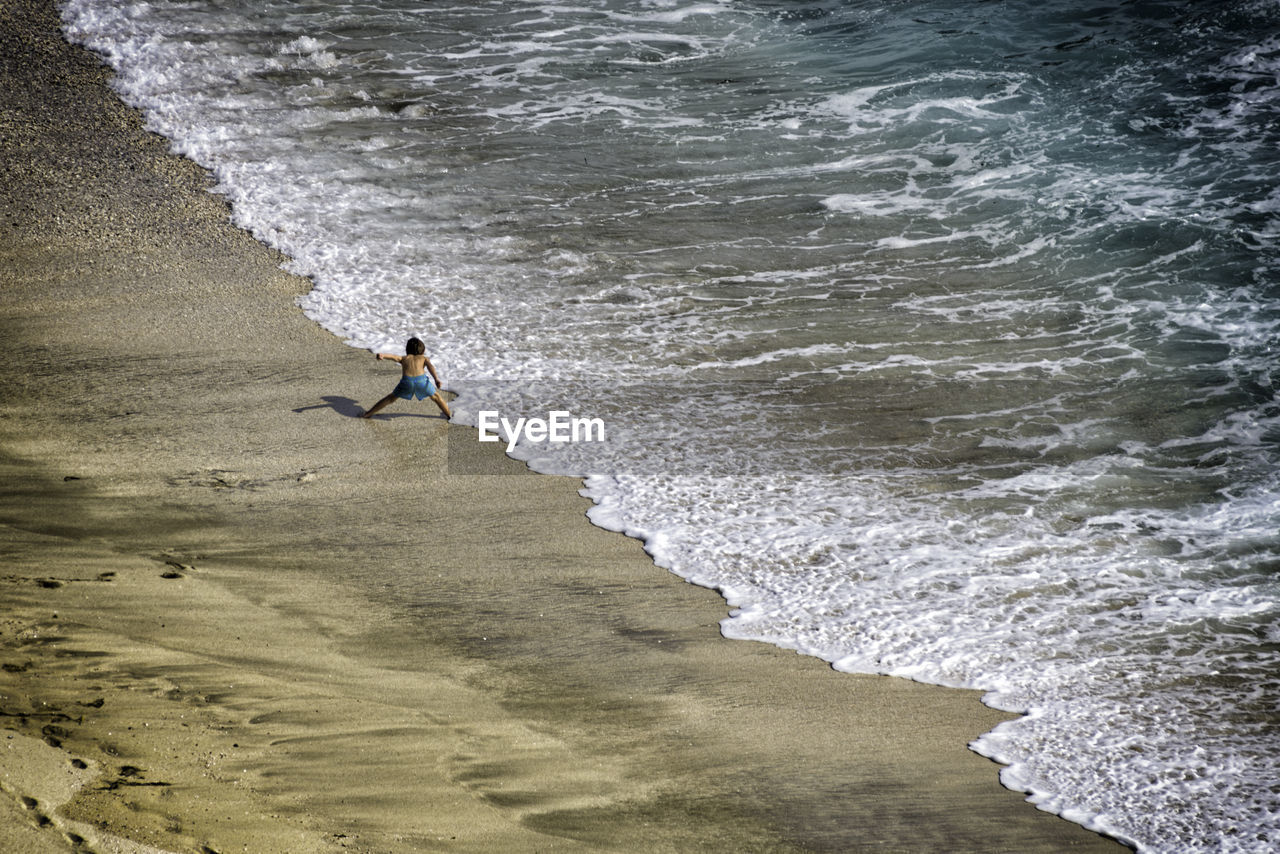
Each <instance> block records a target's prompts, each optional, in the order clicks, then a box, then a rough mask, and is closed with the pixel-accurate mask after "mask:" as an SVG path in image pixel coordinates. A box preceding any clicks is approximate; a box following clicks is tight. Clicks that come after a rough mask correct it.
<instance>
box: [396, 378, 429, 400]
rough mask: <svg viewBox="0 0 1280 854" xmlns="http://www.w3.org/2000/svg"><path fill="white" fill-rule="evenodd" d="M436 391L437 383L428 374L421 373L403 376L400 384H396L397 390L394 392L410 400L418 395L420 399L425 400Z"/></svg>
mask: <svg viewBox="0 0 1280 854" xmlns="http://www.w3.org/2000/svg"><path fill="white" fill-rule="evenodd" d="M435 393H436V384H435V383H433V382H432V381H431V377H430V376H429V375H428V374H420V375H418V376H416V377H401V378H400V384H399V385H397V386H396V390H395V391H393V392H392V394H394V395H395V396H396V397H400V398H404V399H405V400H409V399H410V398H412V397H414V396H415V395H417V398H418V400H424V399H426V398H428V397H431V395H433V394H435Z"/></svg>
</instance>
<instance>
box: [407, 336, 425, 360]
mask: <svg viewBox="0 0 1280 854" xmlns="http://www.w3.org/2000/svg"><path fill="white" fill-rule="evenodd" d="M404 351H405V352H406V353H408V354H409V355H410V356H421V355H422V354H423V353H425V352H427V345H426V344H423V343H422V342H421V341H419V340H418V339H417V338H410V339H409V343H408V344H405V345H404Z"/></svg>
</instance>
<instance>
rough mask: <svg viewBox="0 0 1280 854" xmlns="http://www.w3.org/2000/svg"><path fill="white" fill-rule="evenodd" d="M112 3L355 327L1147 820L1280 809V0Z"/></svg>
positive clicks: (786, 623) (985, 744)
mask: <svg viewBox="0 0 1280 854" xmlns="http://www.w3.org/2000/svg"><path fill="white" fill-rule="evenodd" d="M65 17H66V20H67V28H68V31H69V33H70V34H71V36H72V37H73V38H74V39H77V40H80V41H83V42H85V43H88V44H89V45H90V46H92V47H94V48H95V49H96V50H99V51H101V52H102V53H104V55H106V56H107V57H108V59H109V61H110V62H111V63H112V64H113V65H114V66H115V67H116V68H117V71H118V73H119V87H120V89H121V91H122V92H123V93H124V95H125V97H126V98H127V99H129V100H130V101H131V102H133V103H136V104H138V105H140V106H142V107H143V108H144V109H145V110H146V113H147V115H148V120H149V121H150V122H151V124H152V126H153V127H154V128H155V129H157V130H158V131H160V132H161V133H164V134H165V135H166V136H168V137H169V138H170V139H172V140H173V141H174V145H175V148H176V149H177V150H179V151H182V152H183V153H185V154H187V155H189V156H191V157H193V158H194V159H196V160H197V161H199V162H201V163H203V164H205V165H206V166H208V167H209V168H211V169H212V170H213V171H214V174H215V175H216V177H217V180H218V181H219V185H220V186H219V188H220V191H221V192H224V193H226V194H227V195H228V197H229V198H230V199H231V200H232V203H233V206H234V210H235V216H236V218H237V220H238V221H239V222H240V223H241V224H242V225H244V226H245V227H247V228H250V229H251V230H253V231H254V233H255V234H257V235H258V236H259V237H260V238H262V239H264V240H266V241H267V242H269V243H271V244H273V245H275V246H278V247H279V248H281V249H283V250H284V251H285V252H287V253H288V254H289V255H290V256H291V257H292V258H293V259H294V261H293V264H292V266H293V268H294V269H296V270H297V271H298V272H301V273H303V274H306V275H308V276H311V277H312V278H313V280H314V281H315V283H316V289H315V290H314V291H313V292H312V293H311V294H310V295H309V296H308V297H306V298H305V299H304V300H303V308H304V310H305V311H307V313H308V314H309V315H310V316H312V317H314V318H315V319H316V320H318V321H319V322H321V323H322V324H324V325H325V326H326V327H328V328H329V329H331V330H332V331H334V332H335V334H337V335H339V336H341V337H343V338H344V339H345V340H348V341H350V342H351V343H352V344H353V345H355V346H361V347H378V348H380V349H387V348H393V347H397V346H400V344H401V343H402V341H403V339H404V338H406V337H408V336H409V335H411V334H418V335H421V336H422V337H423V338H424V339H426V340H427V342H428V347H429V352H430V353H431V354H432V356H433V359H434V360H435V361H436V364H437V365H438V366H439V367H441V368H442V372H443V373H444V379H445V383H446V385H447V386H449V387H451V388H453V389H454V390H456V391H458V392H460V397H459V399H458V401H457V402H456V406H455V408H456V409H457V410H458V412H459V413H460V420H462V421H463V422H464V423H474V421H475V419H476V417H477V413H478V412H479V411H480V410H484V409H495V410H500V411H502V412H504V413H510V414H511V415H513V416H514V415H516V414H517V413H519V414H524V415H537V414H543V415H545V413H546V412H547V411H548V410H549V409H551V408H553V407H559V408H564V409H567V410H571V411H573V412H574V413H576V414H580V415H584V416H592V417H599V418H601V419H602V421H604V422H605V423H606V424H607V425H608V429H609V433H610V437H611V441H609V442H607V443H602V444H600V445H595V444H587V443H579V444H570V445H564V446H551V445H539V444H536V443H526V444H525V445H524V446H521V447H517V448H516V450H515V451H514V453H515V454H516V455H517V456H520V457H521V458H524V459H529V460H531V461H532V462H533V463H534V465H535V466H536V467H538V468H540V469H543V470H547V471H560V472H568V473H573V474H579V475H583V476H585V477H586V484H585V485H586V489H587V490H588V492H589V494H590V495H591V497H592V498H593V500H594V501H595V502H596V508H595V510H594V511H593V513H592V518H593V519H594V521H596V522H597V523H598V524H601V525H604V526H607V527H611V528H615V529H618V530H623V531H626V532H628V533H630V534H633V535H635V536H638V537H641V538H643V539H644V540H645V542H646V545H647V548H648V549H649V550H650V552H651V553H652V554H653V555H654V557H655V559H656V560H657V561H658V562H659V563H660V564H661V565H663V566H666V567H668V568H670V569H671V570H672V571H674V572H677V573H679V574H680V575H682V576H685V577H687V578H689V579H691V580H693V581H696V582H697V583H700V584H705V585H707V586H710V587H715V588H717V589H719V590H721V592H723V593H724V595H725V596H726V598H727V599H728V600H729V602H730V604H731V606H732V607H733V612H732V616H731V617H730V618H729V619H727V620H726V621H725V623H724V632H725V634H727V635H728V636H730V637H743V638H754V639H759V640H765V641H768V642H771V643H775V644H778V645H780V646H785V647H793V648H796V649H799V650H802V651H804V652H806V653H809V654H813V655H817V656H820V657H822V658H824V659H826V660H829V661H831V662H832V663H833V664H834V665H835V666H836V667H838V668H840V669H844V670H849V671H868V672H877V673H890V674H896V675H901V676H907V677H910V678H915V679H921V680H925V681H930V682H936V683H940V684H948V685H964V686H969V687H977V688H981V689H984V690H986V691H987V692H988V694H987V695H986V698H987V702H989V703H990V704H991V705H994V706H997V707H999V708H1004V709H1010V710H1016V711H1023V712H1028V713H1029V714H1028V715H1027V716H1026V717H1024V718H1022V719H1020V720H1018V721H1016V722H1013V723H1010V724H1007V725H1004V726H1002V727H1000V728H998V729H997V730H996V731H995V732H993V733H989V734H987V735H985V736H984V737H983V738H982V739H980V740H979V741H978V742H977V743H976V744H975V745H974V747H975V749H976V750H978V751H979V752H980V753H983V754H985V755H989V756H992V757H994V758H997V759H999V760H1000V761H1001V762H1003V763H1005V764H1006V767H1005V768H1004V770H1003V773H1002V779H1003V781H1004V782H1005V783H1006V785H1009V786H1011V787H1013V788H1016V789H1019V790H1023V791H1027V792H1029V793H1030V794H1031V795H1032V797H1033V799H1034V800H1035V801H1036V802H1037V803H1038V804H1040V805H1041V806H1042V807H1043V808H1046V809H1050V810H1052V811H1054V812H1057V813H1059V814H1062V815H1064V816H1066V817H1068V818H1070V819H1072V820H1074V821H1078V822H1080V823H1083V824H1086V825H1087V826H1090V827H1094V828H1096V829H1100V830H1103V831H1106V832H1108V833H1111V834H1114V835H1116V836H1118V837H1119V838H1121V839H1123V840H1126V841H1129V842H1131V843H1133V844H1134V845H1136V846H1138V847H1140V848H1141V849H1143V850H1147V851H1170V852H1173V851H1177V852H1183V851H1262V850H1266V842H1265V840H1266V839H1267V838H1268V836H1274V835H1275V834H1276V832H1277V828H1278V826H1280V816H1278V815H1277V813H1278V812H1280V794H1277V789H1276V785H1277V782H1276V781H1277V780H1278V779H1280V774H1277V770H1278V769H1277V764H1278V762H1277V755H1278V753H1277V749H1276V748H1277V741H1276V736H1277V700H1278V698H1280V685H1278V684H1277V673H1280V669H1278V668H1277V663H1278V660H1277V659H1278V656H1277V651H1278V645H1280V625H1278V623H1277V615H1278V612H1280V606H1278V605H1277V601H1278V597H1277V592H1278V590H1277V587H1278V585H1277V566H1280V562H1278V560H1277V559H1278V557H1280V524H1278V523H1280V477H1278V475H1277V473H1278V472H1280V468H1278V467H1277V457H1278V454H1277V449H1278V445H1277V442H1278V440H1280V405H1278V404H1277V402H1276V399H1275V390H1276V385H1275V383H1276V376H1275V374H1276V367H1275V347H1276V343H1277V331H1278V329H1280V287H1278V282H1280V279H1278V277H1277V237H1278V236H1280V227H1278V224H1277V215H1276V214H1277V210H1280V190H1277V182H1276V179H1275V176H1276V175H1277V174H1278V172H1277V168H1276V167H1277V162H1276V161H1277V158H1278V157H1280V155H1278V154H1277V152H1280V146H1278V145H1277V143H1280V138H1278V137H1280V122H1277V121H1276V115H1277V107H1278V104H1280V35H1277V34H1280V27H1278V26H1277V24H1280V6H1278V5H1277V4H1276V3H1273V2H1244V3H1172V2H1150V3H1123V4H1122V3H1114V4H1098V5H1096V6H1090V7H1088V8H1087V9H1081V7H1080V6H1079V4H1073V3H1067V2H1053V0H1050V2H1040V3H1034V4H1032V3H958V2H954V0H952V2H902V3H887V2H879V3H860V2H810V3H805V2H774V3H766V2H755V3H728V2H723V3H720V2H716V3H677V2H649V3H643V2H641V3H636V2H633V3H622V2H608V0H589V1H588V2H578V3H573V4H567V5H552V4H546V3H539V2H490V3H465V4H462V3H458V4H451V3H447V2H446V3H434V2H433V3H426V2H422V0H418V2H410V1H409V0H373V1H372V2H366V3H355V2H353V3H332V2H312V3H285V2H270V0H269V2H261V3H249V2H225V3H217V4H212V3H204V2H187V3H126V4H117V3H107V2H99V0H73V2H71V3H70V4H68V6H67V8H66V12H65Z"/></svg>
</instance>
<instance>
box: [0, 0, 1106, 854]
mask: <svg viewBox="0 0 1280 854" xmlns="http://www.w3.org/2000/svg"><path fill="white" fill-rule="evenodd" d="M0 19H2V20H0V48H2V55H3V59H4V65H3V84H2V88H0V138H2V140H3V141H2V142H0V150H2V152H3V159H2V163H3V170H4V177H3V181H2V182H0V287H2V288H3V294H4V297H3V301H2V302H0V359H3V363H2V364H3V367H2V368H0V554H2V555H3V569H2V570H0V597H2V599H0V615H2V617H0V665H2V668H3V669H0V720H2V722H3V730H2V731H0V789H2V790H3V795H0V850H4V851H23V852H46V851H59V852H63V851H96V852H109V851H120V852H146V851H154V850H160V851H174V852H207V851H216V852H230V851H252V852H291V854H292V852H311V851H316V852H321V851H324V852H328V851H379V852H409V851H415V852H416V851H437V850H439V851H459V852H526V851H527V852H534V851H551V850H557V851H635V852H657V851H673V852H682V851H692V850H709V851H736V852H751V851H770V852H786V851H841V852H856V851H872V850H874V851H903V852H930V851H938V852H942V851H946V852H966V851H969V852H996V851H1010V852H1058V851H1064V850H1079V851H1105V850H1112V851H1115V850H1123V849H1122V848H1121V846H1119V845H1117V844H1116V843H1114V842H1111V841H1109V840H1106V839H1103V838H1102V837H1099V836H1097V835H1095V834H1093V833H1091V832H1089V831H1087V830H1084V829H1082V828H1079V827H1077V826H1075V825H1072V824H1070V823H1068V822H1065V821H1062V820H1060V819H1058V818H1056V817H1054V816H1051V815H1048V814H1046V813H1042V812H1039V811H1037V810H1036V809H1035V808H1033V807H1032V806H1030V805H1028V804H1026V803H1025V802H1024V801H1023V797H1022V796H1021V795H1019V794H1017V793H1013V792H1009V791H1007V790H1005V789H1003V788H1001V787H1000V786H999V784H998V781H997V772H998V768H997V766H995V765H994V764H992V763H990V762H988V761H986V760H984V759H982V758H980V757H978V756H976V755H974V754H973V753H971V752H970V751H968V750H967V749H966V747H965V745H966V743H967V742H968V741H970V740H972V739H973V738H975V737H977V736H978V735H979V734H981V733H982V732H984V731H986V730H988V729H990V728H991V727H993V726H994V725H996V724H997V723H998V722H999V721H1001V720H1003V719H1004V717H1005V716H1003V715H1001V714H999V713H997V712H994V711H992V710H990V709H987V708H985V707H983V706H982V705H981V704H980V703H979V701H978V696H977V695H976V694H974V693H972V692H965V691H951V690H945V689H938V688H932V687H928V686H922V685H918V684H915V683H911V682H907V681H904V680H898V679H889V678H875V677H854V676H848V675H842V674H837V673H835V672H833V671H832V670H830V669H829V668H828V667H827V666H826V665H824V664H823V663H821V662H819V661H817V660H814V659H808V658H804V657H801V656H797V655H795V654H793V653H790V652H785V651H782V650H778V649H774V648H772V647H769V646H765V645H762V644H753V643H744V642H734V641H728V640H725V639H723V638H722V637H721V636H720V634H719V631H718V621H719V620H720V619H722V618H723V617H724V616H725V613H726V606H725V604H724V602H723V600H722V599H721V598H720V597H719V596H718V595H717V594H716V593H714V592H713V591H709V590H703V589H700V588H696V587H693V586H691V585H688V584H686V583H684V582H682V581H680V580H679V579H677V578H675V577H674V576H672V575H670V574H669V573H667V572H665V571H663V570H661V569H658V568H656V567H655V566H654V565H653V563H652V562H651V561H650V560H649V558H648V557H647V556H646V555H645V553H644V552H643V550H642V548H641V547H640V545H639V544H638V543H636V542H635V541H633V540H629V539H627V538H625V537H622V536H621V535H617V534H613V533H608V532H605V531H601V530H599V529H596V528H594V527H592V526H591V525H590V524H589V523H588V522H587V520H586V519H585V516H584V513H585V511H586V509H587V507H588V502H587V501H586V500H585V499H583V498H582V497H580V496H579V495H578V492H577V490H578V488H579V486H580V484H579V483H578V482H577V481H574V480H571V479H565V478H553V477H543V476H537V475H529V474H527V473H525V472H524V470H523V469H522V468H521V467H520V466H519V465H518V464H516V463H513V462H512V461H510V460H507V459H506V458H505V457H503V456H501V454H500V452H498V451H497V450H495V448H494V447H493V446H492V445H483V446H481V445H479V444H478V443H473V442H468V441H465V439H466V436H465V435H464V436H462V437H461V438H462V439H463V440H464V441H461V442H460V441H458V438H459V437H458V434H457V433H455V434H454V435H455V441H453V442H448V441H446V437H447V436H448V434H449V431H466V430H467V429H468V428H463V427H456V426H454V427H451V426H449V425H447V424H446V423H445V422H444V421H443V420H442V419H441V418H439V417H438V416H437V413H436V411H435V409H434V407H433V406H432V405H431V404H430V403H429V402H426V403H418V404H414V405H410V404H404V403H397V404H395V405H393V406H392V407H391V408H390V409H389V410H387V411H386V413H385V417H381V418H378V419H374V420H372V421H364V420H361V419H359V418H357V417H355V416H357V415H358V414H359V413H360V411H361V409H362V407H363V406H368V405H370V404H372V403H373V402H374V401H375V400H377V399H378V398H379V397H381V396H382V395H383V394H385V392H386V391H387V389H389V388H390V386H391V384H393V383H394V379H395V377H394V368H391V369H389V368H388V366H387V365H385V364H378V363H376V362H374V360H373V359H372V357H371V356H370V355H369V354H367V353H364V352H360V351H355V350H352V349H351V348H348V347H346V346H344V345H342V344H341V343H340V342H339V341H338V340H337V339H336V338H334V337H333V336H332V335H330V334H329V333H327V332H325V331H324V330H322V329H320V328H319V327H318V326H316V325H315V324H314V323H312V322H311V321H309V320H307V319H306V318H305V317H304V316H303V315H302V314H301V312H300V311H299V310H298V309H297V308H296V305H295V299H296V297H297V296H298V295H299V294H301V293H304V292H305V290H306V289H307V287H308V283H307V282H306V281H305V280H302V279H299V278H296V277H293V276H290V275H288V274H286V273H284V272H282V271H281V269H280V265H281V263H282V262H283V260H284V259H283V258H282V257H280V256H279V255H278V254H277V253H275V252H273V251H271V250H269V249H267V248H265V247H263V246H262V245H260V244H258V243H256V242H255V241H253V240H252V239H251V238H250V237H249V236H247V235H246V234H244V233H243V232H240V231H238V230H237V229H235V228H234V227H232V226H231V224H230V221H229V212H228V210H227V207H226V205H225V203H224V202H223V201H222V200H221V199H220V198H219V197H217V196H215V195H212V194H210V193H209V192H208V190H209V187H210V180H209V178H208V176H207V175H206V174H205V173H204V172H203V171H202V170H200V169H199V168H197V167H196V166H194V165H193V164H191V163H189V162H187V161H185V160H183V159H181V158H178V157H175V156H173V155H171V154H169V153H168V151H167V147H166V144H165V141H164V140H162V139H160V138H158V137H156V136H154V135H152V134H149V133H147V132H146V131H145V130H143V128H142V125H141V121H140V119H139V117H138V116H137V115H136V114H135V113H134V112H133V111H131V110H130V109H128V108H126V107H124V106H123V105H122V104H120V103H119V102H118V101H117V100H116V99H115V97H114V96H113V95H112V93H111V92H110V90H109V89H108V88H107V85H108V82H109V79H110V77H109V73H108V71H107V70H106V69H105V68H103V67H102V66H101V65H100V63H99V62H98V60H97V59H96V58H95V57H93V56H92V55H90V54H88V53H86V52H84V51H82V50H80V49H79V48H74V47H71V46H69V45H67V44H65V43H64V42H63V41H62V40H61V38H60V35H59V32H58V30H57V20H56V14H55V12H54V10H53V9H52V6H51V4H50V3H48V2H33V1H31V0H7V2H6V3H5V4H4V5H3V7H0ZM424 325H425V326H427V327H429V326H430V324H424ZM428 345H429V342H428ZM389 370H391V371H392V372H391V373H389ZM444 380H445V383H446V386H447V384H448V377H447V376H446V377H445V378H444ZM449 445H453V447H454V449H455V452H457V450H458V449H459V448H461V449H462V452H463V453H473V454H474V455H475V459H474V460H473V461H472V462H471V464H469V465H468V466H466V467H465V469H466V470H469V471H470V470H475V468H476V467H477V466H480V467H483V468H484V469H485V470H488V471H492V472H493V474H490V475H476V474H468V475H451V474H450V473H449V471H450V466H448V465H447V464H446V452H447V450H448V447H449ZM468 449H470V450H468ZM458 468H459V467H458V466H456V465H455V466H454V469H455V470H456V469H458Z"/></svg>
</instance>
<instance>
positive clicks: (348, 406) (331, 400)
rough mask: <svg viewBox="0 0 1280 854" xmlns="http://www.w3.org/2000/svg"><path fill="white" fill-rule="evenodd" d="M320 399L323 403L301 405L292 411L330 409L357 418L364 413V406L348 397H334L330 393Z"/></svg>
mask: <svg viewBox="0 0 1280 854" xmlns="http://www.w3.org/2000/svg"><path fill="white" fill-rule="evenodd" d="M320 399H321V400H323V401H324V403H317V404H316V405H315V406H303V407H300V408H298V409H295V410H293V411H294V412H308V411H310V410H312V409H332V410H333V411H334V412H336V413H338V414H339V415H342V416H345V417H347V418H359V417H360V416H361V415H364V407H362V406H361V405H360V404H358V403H356V402H355V401H354V400H352V399H351V398H349V397H336V396H334V395H332V394H326V395H324V396H323V397H321V398H320Z"/></svg>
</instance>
